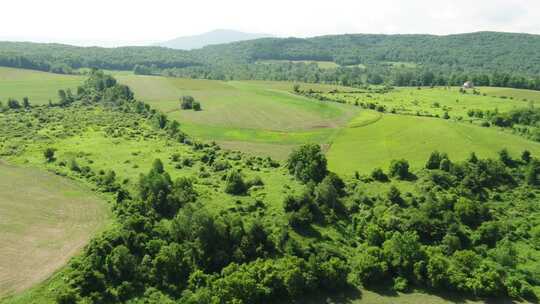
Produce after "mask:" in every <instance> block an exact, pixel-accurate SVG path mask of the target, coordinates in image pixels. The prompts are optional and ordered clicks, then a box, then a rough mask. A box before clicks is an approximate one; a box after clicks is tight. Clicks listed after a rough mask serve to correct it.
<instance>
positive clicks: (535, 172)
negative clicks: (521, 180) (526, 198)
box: [525, 159, 540, 186]
mask: <svg viewBox="0 0 540 304" xmlns="http://www.w3.org/2000/svg"><path fill="white" fill-rule="evenodd" d="M525 174H526V175H525V180H526V181H527V184H529V185H533V186H538V185H540V161H538V160H536V159H534V160H532V161H530V162H529V165H528V168H527V170H526V172H525Z"/></svg>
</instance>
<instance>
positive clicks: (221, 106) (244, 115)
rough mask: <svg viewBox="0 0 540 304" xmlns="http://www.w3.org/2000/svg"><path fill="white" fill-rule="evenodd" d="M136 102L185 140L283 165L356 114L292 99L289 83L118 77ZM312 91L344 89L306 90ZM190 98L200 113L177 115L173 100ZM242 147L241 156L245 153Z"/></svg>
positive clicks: (342, 107)
mask: <svg viewBox="0 0 540 304" xmlns="http://www.w3.org/2000/svg"><path fill="white" fill-rule="evenodd" d="M117 78H118V80H119V81H120V82H121V83H124V84H127V85H129V86H130V87H131V88H132V89H133V91H134V92H135V94H136V95H137V97H138V98H139V99H141V100H144V101H145V102H148V103H149V104H150V105H152V106H154V107H156V108H157V109H160V110H162V111H164V112H165V113H167V115H168V116H169V117H170V118H172V119H176V120H178V121H179V122H180V123H181V124H182V128H183V130H184V131H185V132H187V133H188V134H189V135H191V136H194V137H195V138H199V139H202V140H206V141H216V142H218V143H220V144H224V145H225V146H227V147H228V148H231V149H234V150H243V151H246V152H253V153H257V154H259V153H262V154H263V155H268V156H272V157H274V158H277V159H284V158H286V156H287V155H288V153H289V152H290V151H291V150H292V148H293V147H295V146H297V145H299V144H302V143H305V142H314V143H320V144H328V143H330V142H331V139H332V137H333V136H334V135H335V133H336V131H337V130H338V129H339V128H340V127H341V126H343V125H345V124H346V123H347V122H348V121H349V120H350V119H351V118H352V117H354V115H355V114H356V113H357V112H358V109H357V108H355V107H353V106H351V105H341V104H337V103H327V102H320V101H314V100H310V99H308V98H305V97H302V96H297V95H294V94H292V93H290V92H291V91H292V86H293V84H292V83H288V82H271V81H230V82H224V81H213V80H193V79H181V78H167V77H156V76H138V75H118V76H117ZM305 86H306V87H308V88H312V89H314V90H322V91H330V90H333V89H336V88H337V89H340V90H344V89H347V88H345V87H336V86H329V85H320V84H311V85H305ZM183 95H191V96H193V97H194V98H195V99H196V100H198V101H200V102H201V104H202V111H199V112H196V111H186V110H180V102H179V98H180V97H181V96H183ZM246 147H248V149H247V150H246V149H245V148H246Z"/></svg>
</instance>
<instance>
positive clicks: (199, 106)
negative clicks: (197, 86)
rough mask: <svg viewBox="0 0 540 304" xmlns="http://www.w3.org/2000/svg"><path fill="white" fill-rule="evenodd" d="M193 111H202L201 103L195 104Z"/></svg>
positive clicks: (196, 102)
mask: <svg viewBox="0 0 540 304" xmlns="http://www.w3.org/2000/svg"><path fill="white" fill-rule="evenodd" d="M193 110H194V111H200V110H201V103H200V102H198V101H194V102H193Z"/></svg>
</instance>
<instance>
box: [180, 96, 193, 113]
mask: <svg viewBox="0 0 540 304" xmlns="http://www.w3.org/2000/svg"><path fill="white" fill-rule="evenodd" d="M180 101H181V103H180V108H181V109H182V110H191V109H193V102H194V101H195V98H193V96H189V95H185V96H182V97H181V98H180Z"/></svg>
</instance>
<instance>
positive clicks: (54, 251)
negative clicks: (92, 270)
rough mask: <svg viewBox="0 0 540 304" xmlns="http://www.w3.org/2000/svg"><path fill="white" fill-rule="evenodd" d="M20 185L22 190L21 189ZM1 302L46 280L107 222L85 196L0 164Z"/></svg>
mask: <svg viewBox="0 0 540 304" xmlns="http://www.w3.org/2000/svg"><path fill="white" fill-rule="evenodd" d="M21 185H24V188H21ZM0 214H1V216H0V218H1V221H0V232H1V233H0V242H1V243H2V246H1V247H0V273H1V274H2V275H1V279H0V298H3V297H5V296H7V295H10V294H12V293H17V292H21V291H23V290H25V289H26V288H29V287H31V286H33V285H35V284H36V283H39V282H41V281H43V280H44V279H46V278H48V277H49V276H50V275H51V274H52V273H54V272H55V271H57V270H58V269H60V268H61V267H62V266H64V264H65V263H66V262H67V261H68V260H69V259H70V258H71V257H72V256H73V255H75V254H77V253H78V252H79V251H80V249H81V248H82V247H83V246H84V245H85V244H86V243H87V242H88V240H89V239H90V238H91V237H92V236H94V235H95V233H96V232H97V231H99V230H100V229H102V228H103V227H104V226H106V224H107V222H108V221H109V216H110V214H109V211H108V206H107V205H106V204H105V202H104V201H103V200H102V199H100V198H98V197H97V196H96V195H95V194H93V193H92V192H90V191H89V190H87V189H85V188H83V187H81V186H79V185H77V184H75V183H73V182H71V181H68V180H67V179H65V178H61V177H58V176H54V175H53V174H50V173H46V172H44V171H41V170H36V169H31V168H23V167H15V166H11V165H8V164H6V163H2V162H0Z"/></svg>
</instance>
